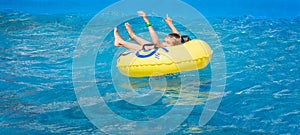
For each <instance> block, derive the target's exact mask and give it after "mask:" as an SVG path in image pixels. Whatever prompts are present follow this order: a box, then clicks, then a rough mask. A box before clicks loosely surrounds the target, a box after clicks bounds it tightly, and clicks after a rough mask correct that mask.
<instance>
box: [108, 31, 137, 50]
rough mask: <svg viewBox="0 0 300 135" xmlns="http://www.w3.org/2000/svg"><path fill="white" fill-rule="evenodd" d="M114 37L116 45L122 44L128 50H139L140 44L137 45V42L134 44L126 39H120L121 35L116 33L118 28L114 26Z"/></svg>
mask: <svg viewBox="0 0 300 135" xmlns="http://www.w3.org/2000/svg"><path fill="white" fill-rule="evenodd" d="M114 37H115V43H114V44H115V46H116V47H120V46H123V47H125V48H127V49H129V50H141V49H142V46H140V45H138V44H134V43H130V42H127V41H124V40H123V39H122V37H121V36H120V35H119V33H118V29H117V28H116V27H115V28H114Z"/></svg>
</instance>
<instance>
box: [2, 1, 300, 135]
mask: <svg viewBox="0 0 300 135" xmlns="http://www.w3.org/2000/svg"><path fill="white" fill-rule="evenodd" d="M92 2H95V3H99V5H98V6H95V5H96V4H95V3H92ZM113 2H116V1H113V0H109V1H106V2H101V3H100V2H97V1H92V0H89V1H86V2H84V1H78V3H76V2H71V1H63V2H53V1H52V2H51V1H36V0H30V1H22V0H20V1H1V2H0V4H1V5H0V7H1V12H0V67H1V68H0V73H1V74H0V110H1V111H0V116H1V117H0V119H1V121H0V128H1V129H0V133H1V134H104V133H103V132H102V131H100V130H99V129H98V128H97V127H96V126H94V125H93V124H92V123H91V122H90V120H89V119H88V118H87V117H86V116H85V114H84V113H83V112H82V109H81V108H80V106H79V104H78V103H77V98H76V95H75V93H74V86H73V82H72V61H73V52H74V50H75V48H76V46H77V40H78V38H79V36H80V34H81V32H82V30H83V29H84V28H85V26H86V25H87V23H88V22H89V21H90V19H91V18H92V17H93V16H94V15H95V14H96V13H97V12H98V11H100V10H101V9H103V8H104V7H106V6H108V5H110V4H111V3H113ZM186 2H187V3H189V4H191V5H193V6H194V7H195V8H197V9H198V10H199V11H200V12H202V11H203V14H204V15H207V17H208V21H209V22H210V24H211V25H212V27H213V28H214V30H215V31H216V33H217V35H218V37H219V39H220V42H221V43H222V48H223V51H224V55H225V58H226V68H227V72H226V85H225V90H224V95H223V98H222V102H221V104H220V106H219V108H218V110H217V111H216V113H215V115H214V116H213V118H212V119H211V120H210V121H209V122H208V123H207V124H206V125H204V126H199V125H198V120H199V115H200V113H199V112H200V111H201V110H202V109H203V107H204V105H205V100H206V99H207V96H208V94H207V93H208V92H209V89H210V86H209V85H210V83H211V81H212V80H211V76H210V75H211V70H210V68H209V67H207V68H206V69H204V70H201V71H199V74H200V76H201V83H202V84H201V86H200V87H201V92H202V93H201V96H196V97H193V96H192V95H191V96H189V97H187V98H188V99H187V100H186V101H187V102H189V101H196V103H197V105H196V106H195V108H194V110H193V111H192V113H191V114H190V115H189V117H188V118H187V119H186V120H185V121H184V122H183V123H182V124H181V125H180V126H178V127H177V128H176V129H175V130H173V131H172V132H171V133H170V134H230V135H231V134H300V130H299V128H300V124H299V121H300V109H299V108H300V95H299V93H300V87H299V86H300V78H299V75H300V71H299V67H300V66H299V59H300V56H299V51H300V13H299V10H298V9H299V1H289V2H286V1H283V0H276V1H272V2H270V1H264V2H253V1H252V2H250V1H244V2H238V1H237V0H231V1H228V3H226V2H222V1H205V0H204V1H203V3H202V2H201V1H186ZM80 4H82V6H74V5H80ZM204 5H209V6H204ZM208 7H211V8H208ZM278 7H280V8H278ZM212 9H213V10H212ZM151 19H152V21H153V23H156V24H163V22H162V21H161V20H159V19H157V18H151ZM134 22H136V21H135V20H132V24H133V26H134V30H135V31H136V33H141V32H144V29H142V28H138V27H135V26H138V25H139V24H140V23H139V22H136V24H134ZM176 26H178V27H180V26H179V24H176ZM118 27H119V28H120V32H121V35H122V36H123V37H124V38H128V36H127V35H126V33H125V32H124V28H123V30H122V24H121V25H120V26H118ZM122 31H123V33H122ZM111 34H112V33H110V35H111ZM112 40H113V38H112V36H108V37H107V38H106V40H105V41H106V42H105V43H106V44H107V46H105V47H104V48H99V51H98V55H97V58H98V59H97V60H96V62H95V65H96V69H95V77H96V80H97V86H98V88H99V89H101V91H100V92H101V94H102V95H104V96H105V100H106V102H107V104H108V105H109V106H110V107H111V109H112V110H114V111H116V113H117V114H119V115H121V116H123V117H126V118H128V119H132V120H136V121H146V120H148V119H151V118H157V117H159V116H161V115H163V114H164V113H165V112H167V111H169V110H170V109H171V108H172V105H173V104H174V102H175V101H176V99H178V97H177V96H178V91H177V90H178V89H179V87H181V84H180V81H178V79H179V78H181V77H183V76H182V75H180V74H179V75H174V76H168V77H167V81H168V82H170V83H168V91H167V92H166V93H165V97H163V98H162V99H160V100H159V101H158V102H156V103H155V104H154V105H152V106H150V109H149V108H147V107H136V106H132V105H130V104H128V103H126V102H125V101H122V100H119V99H118V97H117V96H115V94H116V92H115V86H114V81H113V78H112V74H111V67H113V66H112V64H113V63H112V61H114V60H113V57H115V56H117V55H118V50H117V49H116V48H115V47H114V46H113V42H112ZM100 56H101V57H105V58H107V59H105V60H102V59H100V58H99V57H100ZM148 79H149V78H141V79H136V78H130V82H131V85H132V86H133V89H137V90H138V92H141V93H143V92H145V90H147V89H148V88H149V84H148V83H147V82H148ZM187 86H189V87H198V86H197V85H196V84H193V81H191V82H190V83H188V84H187ZM118 87H122V88H125V89H126V88H128V84H122V83H121V84H120V85H118ZM89 100H93V99H89ZM87 102H88V101H87ZM133 110H134V111H133ZM128 127H129V128H130V125H129V126H128ZM104 130H108V129H104Z"/></svg>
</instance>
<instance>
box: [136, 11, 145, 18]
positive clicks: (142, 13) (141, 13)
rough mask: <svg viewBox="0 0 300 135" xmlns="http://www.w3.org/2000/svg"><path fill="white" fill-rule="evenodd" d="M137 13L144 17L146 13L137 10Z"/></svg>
mask: <svg viewBox="0 0 300 135" xmlns="http://www.w3.org/2000/svg"><path fill="white" fill-rule="evenodd" d="M137 13H138V14H139V16H142V17H145V16H146V13H145V12H144V11H138V12H137Z"/></svg>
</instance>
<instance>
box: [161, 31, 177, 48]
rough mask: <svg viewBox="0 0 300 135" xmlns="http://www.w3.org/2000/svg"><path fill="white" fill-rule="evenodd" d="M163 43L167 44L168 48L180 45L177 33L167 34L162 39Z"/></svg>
mask: <svg viewBox="0 0 300 135" xmlns="http://www.w3.org/2000/svg"><path fill="white" fill-rule="evenodd" d="M164 43H165V44H168V46H174V45H179V44H180V43H181V37H180V35H179V34H177V33H171V34H168V35H166V37H165V39H164Z"/></svg>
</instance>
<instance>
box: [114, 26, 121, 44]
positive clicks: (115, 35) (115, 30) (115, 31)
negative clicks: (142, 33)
mask: <svg viewBox="0 0 300 135" xmlns="http://www.w3.org/2000/svg"><path fill="white" fill-rule="evenodd" d="M114 37H115V46H116V47H120V46H122V43H121V42H122V41H123V39H122V38H121V36H120V35H119V33H118V29H117V28H116V27H115V28H114Z"/></svg>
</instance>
